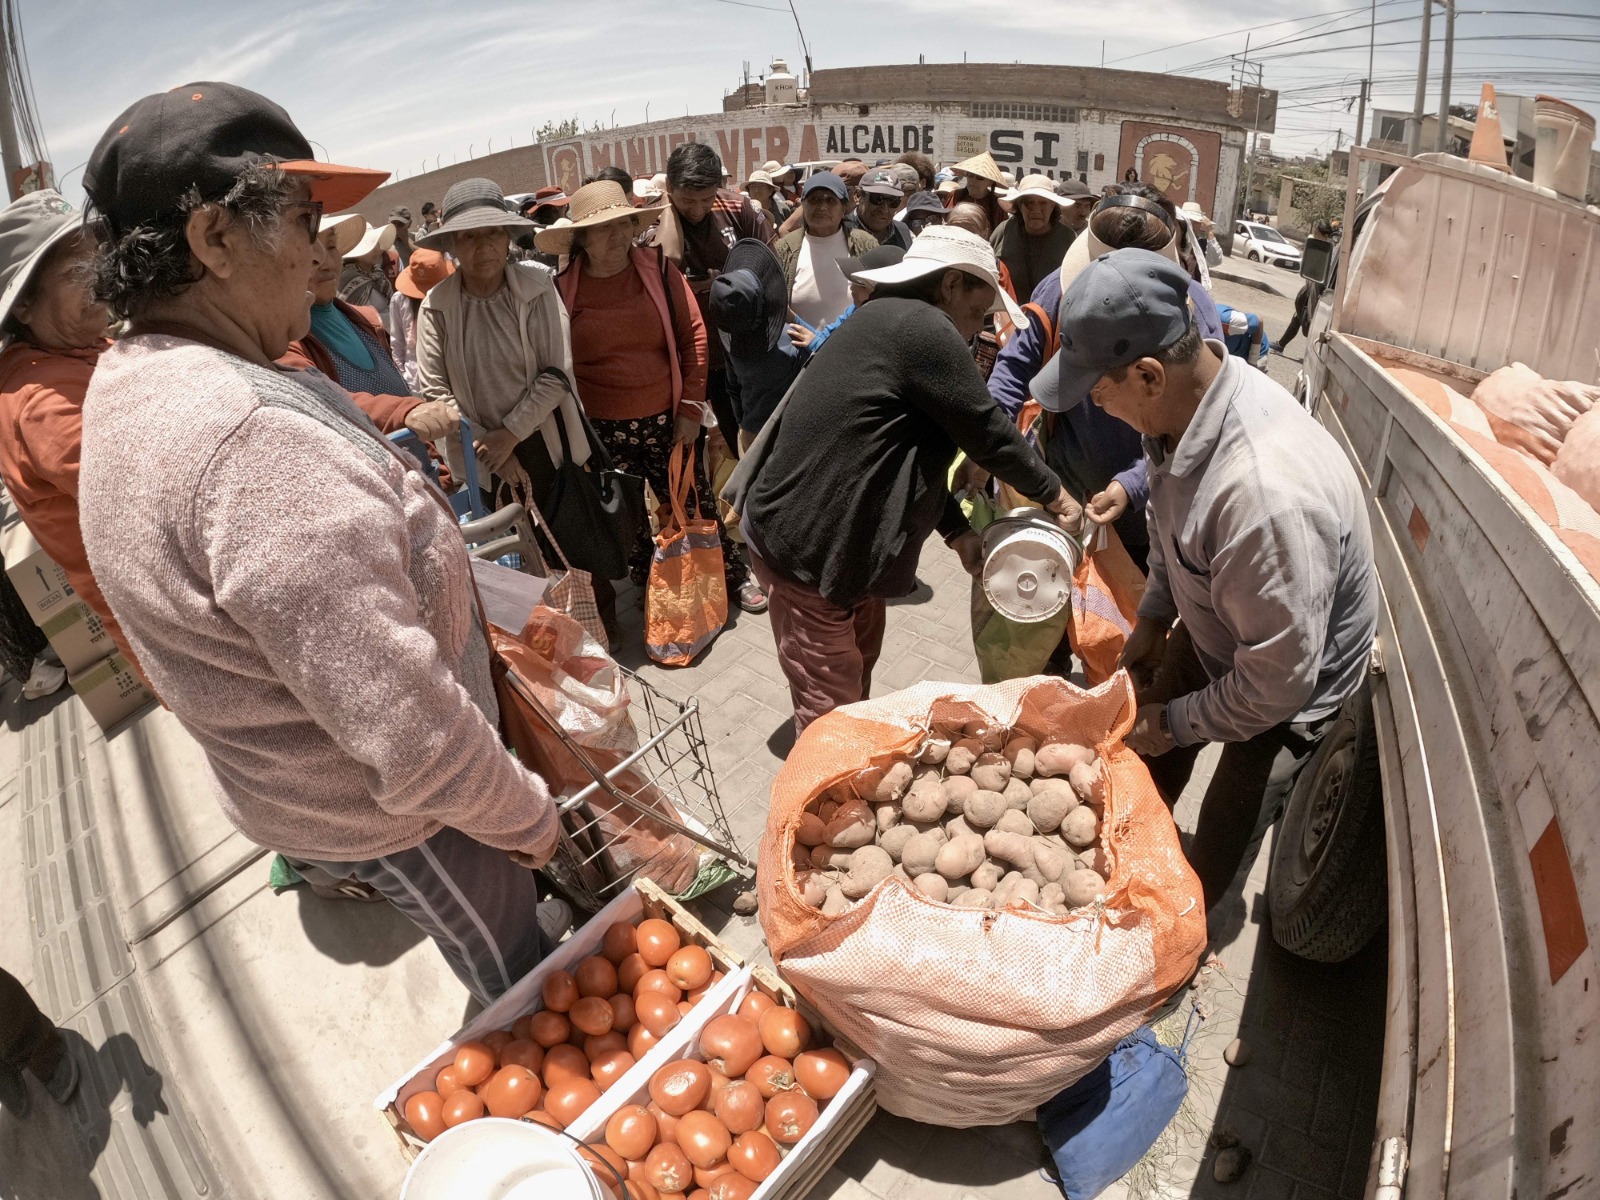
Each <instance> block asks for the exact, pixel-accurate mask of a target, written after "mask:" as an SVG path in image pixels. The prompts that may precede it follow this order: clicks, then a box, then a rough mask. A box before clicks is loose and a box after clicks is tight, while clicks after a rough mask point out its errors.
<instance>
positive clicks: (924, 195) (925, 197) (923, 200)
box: [906, 192, 949, 219]
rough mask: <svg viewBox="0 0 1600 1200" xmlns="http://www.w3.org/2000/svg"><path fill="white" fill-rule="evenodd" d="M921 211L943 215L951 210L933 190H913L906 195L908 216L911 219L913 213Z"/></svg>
mask: <svg viewBox="0 0 1600 1200" xmlns="http://www.w3.org/2000/svg"><path fill="white" fill-rule="evenodd" d="M919 212H925V213H936V214H938V215H939V216H941V217H942V216H946V215H948V213H949V210H948V209H946V208H945V206H944V201H943V200H941V199H939V197H938V196H936V195H935V194H934V193H933V192H912V193H911V195H910V196H908V197H906V217H907V218H908V219H909V218H910V216H911V214H912V213H919Z"/></svg>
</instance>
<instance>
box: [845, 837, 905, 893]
mask: <svg viewBox="0 0 1600 1200" xmlns="http://www.w3.org/2000/svg"><path fill="white" fill-rule="evenodd" d="M893 873H894V860H893V859H892V858H890V857H889V852H888V851H887V850H885V849H884V848H883V847H882V846H860V847H857V849H856V850H855V851H854V852H853V853H852V854H851V855H850V868H849V871H848V873H847V874H846V875H845V877H844V879H843V880H841V881H840V883H839V890H840V891H841V892H843V893H844V896H845V899H846V900H859V899H861V897H863V896H865V895H866V894H867V893H868V892H870V891H871V890H872V889H873V888H875V887H877V886H878V885H879V884H880V883H882V882H883V881H884V880H885V879H887V878H888V877H889V876H890V875H892V874H893Z"/></svg>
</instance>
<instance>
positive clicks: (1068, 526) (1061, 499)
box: [1044, 488, 1083, 533]
mask: <svg viewBox="0 0 1600 1200" xmlns="http://www.w3.org/2000/svg"><path fill="white" fill-rule="evenodd" d="M1044 507H1045V511H1046V512H1048V513H1050V514H1051V515H1052V516H1054V517H1055V519H1056V524H1057V525H1059V526H1061V528H1063V529H1065V530H1066V531H1067V532H1068V533H1079V532H1081V531H1082V529H1083V505H1081V504H1079V503H1078V502H1077V500H1075V499H1073V496H1072V493H1071V492H1069V491H1067V489H1066V488H1062V489H1061V490H1060V491H1059V492H1057V493H1056V498H1055V499H1054V500H1052V501H1050V503H1049V504H1046V505H1045V506H1044Z"/></svg>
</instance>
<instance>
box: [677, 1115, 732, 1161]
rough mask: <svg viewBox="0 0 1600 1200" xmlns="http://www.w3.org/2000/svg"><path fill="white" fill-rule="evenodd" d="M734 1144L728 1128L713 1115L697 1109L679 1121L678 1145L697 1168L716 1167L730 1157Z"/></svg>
mask: <svg viewBox="0 0 1600 1200" xmlns="http://www.w3.org/2000/svg"><path fill="white" fill-rule="evenodd" d="M732 1144H733V1135H732V1134H730V1133H729V1132H728V1127H727V1126H726V1125H724V1124H723V1123H722V1122H721V1121H719V1120H717V1118H716V1117H715V1116H713V1115H712V1114H711V1113H708V1112H702V1111H701V1110H699V1109H695V1110H694V1111H693V1112H687V1113H684V1114H683V1117H682V1118H681V1119H680V1120H679V1121H678V1145H679V1146H681V1147H682V1148H683V1152H684V1153H685V1154H686V1155H688V1156H689V1161H690V1162H692V1163H693V1164H694V1165H695V1166H697V1167H705V1168H708V1169H709V1168H711V1167H714V1166H716V1165H717V1164H718V1163H720V1162H721V1161H722V1160H723V1159H724V1158H726V1157H727V1156H728V1147H729V1146H731V1145H732Z"/></svg>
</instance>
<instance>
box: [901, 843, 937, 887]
mask: <svg viewBox="0 0 1600 1200" xmlns="http://www.w3.org/2000/svg"><path fill="white" fill-rule="evenodd" d="M943 846H944V842H943V841H942V840H940V839H939V838H937V837H935V836H934V835H933V834H931V833H918V834H913V835H912V836H911V837H910V838H908V839H906V843H905V845H903V846H902V847H900V865H901V866H903V867H904V868H905V869H906V872H907V873H908V874H909V875H910V876H911V877H912V878H913V879H915V878H916V877H917V876H918V875H926V874H927V873H928V872H929V871H931V870H933V866H934V863H935V862H936V861H937V860H938V857H939V850H940V849H941V848H942V847H943Z"/></svg>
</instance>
